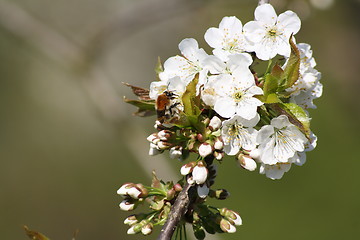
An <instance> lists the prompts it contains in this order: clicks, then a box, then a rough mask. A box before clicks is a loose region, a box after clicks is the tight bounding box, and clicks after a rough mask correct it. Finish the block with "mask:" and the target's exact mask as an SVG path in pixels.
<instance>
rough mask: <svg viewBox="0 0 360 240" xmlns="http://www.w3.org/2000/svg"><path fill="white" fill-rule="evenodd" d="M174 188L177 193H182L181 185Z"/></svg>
mask: <svg viewBox="0 0 360 240" xmlns="http://www.w3.org/2000/svg"><path fill="white" fill-rule="evenodd" d="M173 188H174V190H175V191H176V192H181V191H182V190H183V188H182V186H181V185H180V184H179V183H177V184H175V185H174V187H173Z"/></svg>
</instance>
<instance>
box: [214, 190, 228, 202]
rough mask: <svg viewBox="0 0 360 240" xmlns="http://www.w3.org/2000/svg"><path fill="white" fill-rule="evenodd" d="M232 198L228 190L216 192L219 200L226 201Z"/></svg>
mask: <svg viewBox="0 0 360 240" xmlns="http://www.w3.org/2000/svg"><path fill="white" fill-rule="evenodd" d="M229 196H230V193H229V192H228V191H227V190H226V189H218V190H216V191H215V198H216V199H219V200H225V199H227V198H228V197H229Z"/></svg>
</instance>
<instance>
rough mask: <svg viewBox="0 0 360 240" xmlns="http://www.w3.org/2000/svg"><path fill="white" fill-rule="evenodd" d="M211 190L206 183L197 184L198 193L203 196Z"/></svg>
mask: <svg viewBox="0 0 360 240" xmlns="http://www.w3.org/2000/svg"><path fill="white" fill-rule="evenodd" d="M209 190H210V189H209V188H208V187H207V186H206V184H203V185H198V186H197V193H198V195H199V197H201V198H206V197H207V196H208V194H209Z"/></svg>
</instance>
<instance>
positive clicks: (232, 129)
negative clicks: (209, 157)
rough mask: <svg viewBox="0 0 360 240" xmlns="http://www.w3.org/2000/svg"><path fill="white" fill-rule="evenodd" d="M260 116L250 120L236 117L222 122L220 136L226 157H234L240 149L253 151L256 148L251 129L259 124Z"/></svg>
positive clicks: (254, 135)
mask: <svg viewBox="0 0 360 240" xmlns="http://www.w3.org/2000/svg"><path fill="white" fill-rule="evenodd" d="M259 120H260V116H259V114H256V115H255V117H254V118H252V119H251V120H246V119H244V118H242V117H240V116H238V115H235V116H233V117H232V118H230V119H229V120H226V121H224V122H223V126H222V129H221V136H222V139H223V141H224V151H225V153H226V154H227V155H231V156H232V155H236V154H237V153H238V152H239V151H240V149H241V148H243V149H246V150H253V149H255V147H256V133H257V131H256V130H255V129H254V128H253V127H254V126H256V124H257V123H258V122H259Z"/></svg>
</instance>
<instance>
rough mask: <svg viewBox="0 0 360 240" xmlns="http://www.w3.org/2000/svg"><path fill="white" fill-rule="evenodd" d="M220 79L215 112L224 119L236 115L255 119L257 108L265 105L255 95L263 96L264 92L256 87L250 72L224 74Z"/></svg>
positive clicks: (217, 84)
mask: <svg viewBox="0 0 360 240" xmlns="http://www.w3.org/2000/svg"><path fill="white" fill-rule="evenodd" d="M219 78H220V79H218V81H217V82H216V87H215V91H216V93H217V97H216V100H215V104H214V110H215V111H216V112H217V113H218V114H219V115H220V116H222V117H224V118H230V117H232V116H234V115H235V114H236V115H239V116H241V117H243V118H245V119H248V120H250V119H252V118H254V117H255V115H256V112H257V107H258V106H260V105H262V104H263V103H262V102H261V101H260V100H259V99H257V98H255V97H254V95H261V94H263V91H262V89H261V88H259V87H257V86H256V85H255V80H254V78H253V76H252V74H251V72H250V70H249V72H245V71H239V72H236V73H235V74H234V73H233V74H232V75H230V74H223V75H221V76H220V77H219Z"/></svg>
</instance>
